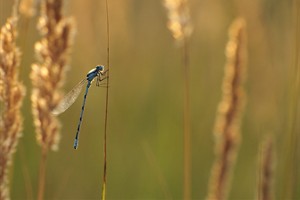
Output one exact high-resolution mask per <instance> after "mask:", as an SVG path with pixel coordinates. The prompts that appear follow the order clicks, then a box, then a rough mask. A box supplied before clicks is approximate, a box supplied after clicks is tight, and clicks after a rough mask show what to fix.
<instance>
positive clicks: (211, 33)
mask: <svg viewBox="0 0 300 200" xmlns="http://www.w3.org/2000/svg"><path fill="white" fill-rule="evenodd" d="M0 2H1V3H0V5H1V7H0V12H1V14H0V21H1V25H3V24H4V22H5V20H6V18H7V17H8V16H9V15H10V13H11V8H12V3H13V2H12V1H8V0H1V1H0ZM189 5H190V13H191V20H192V23H193V28H194V31H193V34H192V36H191V38H190V48H189V55H190V85H191V91H190V99H191V134H192V146H191V148H192V188H191V189H192V197H193V199H204V198H205V196H206V195H207V187H208V180H209V176H210V171H211V166H212V163H213V161H214V138H213V128H214V122H215V117H216V110H217V106H218V102H219V101H220V99H221V84H222V79H223V74H224V73H223V72H224V65H225V61H226V60H225V55H224V50H225V45H226V42H227V39H228V33H227V32H228V31H227V30H228V27H229V25H230V23H231V22H232V21H233V20H234V19H235V18H236V17H238V16H242V17H245V19H246V21H247V34H248V69H247V82H246V85H245V87H246V91H247V96H248V98H247V106H246V108H245V113H244V117H243V121H242V128H241V129H242V140H241V145H240V150H239V153H238V157H237V162H236V166H235V169H234V171H233V178H232V187H231V191H230V195H229V199H253V198H255V195H256V187H257V166H258V164H257V161H258V148H259V145H260V143H261V142H262V141H263V139H264V136H265V135H267V134H272V135H274V137H275V143H276V153H277V156H276V157H277V158H276V173H275V178H276V180H275V184H274V186H275V191H276V197H277V198H278V199H279V198H280V195H282V194H284V193H285V191H286V190H285V187H284V186H286V185H287V182H289V174H290V172H293V171H290V170H288V169H289V168H288V167H291V166H295V164H296V163H298V160H293V162H291V163H292V164H291V163H290V162H289V161H290V160H289V156H290V155H291V148H289V147H291V145H290V143H289V141H290V139H291V137H293V135H292V134H291V131H290V128H289V127H290V125H289V124H290V122H291V121H292V120H294V122H295V124H294V125H295V129H294V133H298V134H299V131H300V128H299V126H300V125H299V114H298V116H297V115H296V116H294V117H292V118H290V115H291V113H293V111H295V107H294V104H292V103H291V102H292V99H291V97H292V94H294V93H295V90H294V89H293V88H294V85H293V80H294V75H295V74H294V70H295V67H298V66H295V59H296V56H295V55H296V53H295V49H296V42H298V41H297V37H296V35H295V31H296V29H295V28H296V25H295V19H296V15H295V11H296V7H295V2H293V1H291V0H287V1H279V0H264V1H259V0H253V1H246V0H232V1H219V0H202V1H199V0H190V1H189ZM105 12H106V10H105V1H104V0H103V1H96V0H90V1H78V0H77V1H70V0H69V1H65V14H66V16H73V17H74V18H75V20H76V24H77V31H76V36H75V41H74V46H73V49H72V54H71V63H70V70H69V72H68V73H67V79H66V81H65V92H67V91H69V90H70V89H71V88H72V87H73V86H74V85H75V84H76V83H77V82H79V81H80V80H81V79H82V78H84V77H85V76H86V73H87V72H88V71H89V70H90V69H92V68H94V67H95V66H96V65H97V64H104V65H106V60H107V53H106V48H107V46H106V44H107V36H106V13H105ZM109 15H110V27H111V29H110V37H111V40H110V42H111V43H110V49H111V52H110V58H111V60H110V63H111V66H110V85H109V90H110V97H109V99H110V102H109V121H108V144H107V145H108V180H107V198H108V199H165V198H172V199H181V198H182V188H183V185H182V182H183V125H182V110H183V91H182V74H181V72H182V65H181V50H180V49H179V48H178V47H177V45H176V44H175V42H174V40H173V38H172V36H171V34H170V32H169V30H168V29H167V28H166V23H167V17H166V10H165V8H164V7H163V1H162V0H155V1H149V0H122V1H118V0H109ZM37 16H38V15H37ZM37 16H35V17H33V18H30V19H27V20H26V19H25V18H22V19H21V21H20V23H19V40H18V44H19V45H20V49H21V51H22V63H21V75H20V78H21V79H22V81H23V82H24V84H25V85H26V89H27V95H26V97H25V100H24V106H23V116H24V129H23V137H22V138H21V139H20V143H19V146H18V151H17V152H16V154H15V160H14V166H13V170H12V175H13V176H12V177H13V178H12V180H11V194H12V199H24V198H31V197H32V195H33V197H34V198H35V197H36V194H37V184H38V181H37V180H38V170H39V160H40V156H41V155H40V153H41V151H40V147H39V146H38V145H37V143H36V140H35V130H34V127H33V120H32V115H31V104H30V94H31V89H32V86H31V82H30V79H29V73H30V70H31V64H32V63H33V62H35V61H36V60H35V55H34V48H33V47H34V43H35V42H36V41H38V40H39V38H40V36H39V33H38V32H37V30H36V23H37ZM298 39H299V36H298ZM298 43H299V42H298ZM297 45H298V47H299V44H297ZM297 57H298V58H299V55H297ZM298 70H299V68H298ZM82 96H83V95H81V96H80V97H79V99H78V100H77V101H76V103H75V104H74V105H73V106H72V107H71V108H70V109H69V110H67V111H66V112H65V113H63V114H62V115H61V116H59V118H60V120H61V123H62V129H61V136H62V137H61V142H60V144H59V151H57V152H50V154H49V159H48V161H47V175H46V178H47V179H46V194H45V196H46V198H47V199H99V197H100V195H101V186H102V173H103V132H104V109H105V89H104V88H97V87H94V86H93V87H92V88H91V89H90V91H89V95H88V99H87V105H86V110H85V113H84V120H83V125H82V128H81V138H80V144H79V149H78V150H76V151H75V150H74V149H73V140H74V135H75V131H76V127H77V123H78V119H79V114H80V109H81V103H82ZM299 109H300V108H298V111H299ZM298 113H299V112H298ZM298 155H299V154H298ZM293 177H295V180H296V183H299V180H300V178H299V174H293ZM298 186H299V185H298ZM295 187H296V185H295ZM297 193H298V194H297V195H298V198H300V189H299V187H298V190H297Z"/></svg>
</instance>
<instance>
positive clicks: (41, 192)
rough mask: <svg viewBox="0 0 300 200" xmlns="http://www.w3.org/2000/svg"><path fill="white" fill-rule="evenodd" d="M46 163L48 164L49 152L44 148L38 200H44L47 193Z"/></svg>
mask: <svg viewBox="0 0 300 200" xmlns="http://www.w3.org/2000/svg"><path fill="white" fill-rule="evenodd" d="M46 163H47V150H46V149H45V148H42V156H41V160H40V171H39V185H38V196H37V199H38V200H43V199H44V193H45V182H46Z"/></svg>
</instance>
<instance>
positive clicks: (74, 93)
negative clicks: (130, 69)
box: [52, 65, 106, 149]
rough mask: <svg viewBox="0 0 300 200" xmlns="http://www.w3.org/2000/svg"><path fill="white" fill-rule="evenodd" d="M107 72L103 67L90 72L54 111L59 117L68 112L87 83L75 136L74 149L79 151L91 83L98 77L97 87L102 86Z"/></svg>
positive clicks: (100, 66)
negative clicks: (80, 133)
mask: <svg viewBox="0 0 300 200" xmlns="http://www.w3.org/2000/svg"><path fill="white" fill-rule="evenodd" d="M105 72H106V71H104V66H102V65H99V66H97V67H96V68H94V69H92V70H91V71H89V72H88V73H87V75H86V78H85V79H83V80H82V81H80V82H79V83H78V84H77V85H76V86H75V87H74V88H73V89H72V90H71V91H70V92H69V93H68V94H66V96H65V97H64V98H63V99H62V100H61V101H60V103H59V104H58V105H57V107H56V108H54V110H53V111H52V114H54V115H59V114H61V113H63V112H64V111H66V110H67V109H68V108H69V107H70V106H71V105H72V104H73V103H74V102H75V100H76V99H77V98H78V96H79V94H80V92H81V90H82V88H83V85H85V84H86V83H87V85H86V90H85V93H84V97H83V103H82V107H81V113H80V118H79V123H78V126H77V132H76V135H75V141H74V149H77V147H78V140H79V132H80V126H81V123H82V117H83V111H84V106H85V102H86V96H87V94H88V91H89V88H90V86H91V83H92V81H93V80H94V78H96V77H97V82H96V86H100V82H101V81H103V80H104V79H106V77H105Z"/></svg>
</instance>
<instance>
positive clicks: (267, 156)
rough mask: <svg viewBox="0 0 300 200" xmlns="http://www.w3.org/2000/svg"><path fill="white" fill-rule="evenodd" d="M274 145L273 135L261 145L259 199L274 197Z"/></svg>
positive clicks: (269, 199)
mask: <svg viewBox="0 0 300 200" xmlns="http://www.w3.org/2000/svg"><path fill="white" fill-rule="evenodd" d="M274 165H275V163H274V147H273V140H272V138H271V137H268V138H266V139H265V140H264V141H263V143H262V144H261V147H260V152H259V165H258V167H259V168H258V191H257V199H258V200H271V199H274V197H273V194H272V192H273V177H274V175H273V174H274V173H273V170H274Z"/></svg>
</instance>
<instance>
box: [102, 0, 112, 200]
mask: <svg viewBox="0 0 300 200" xmlns="http://www.w3.org/2000/svg"><path fill="white" fill-rule="evenodd" d="M108 13H109V12H108V0H106V31H107V84H106V104H105V122H104V145H103V153H104V156H103V159H104V161H103V185H102V199H103V200H105V199H106V176H107V171H106V169H107V148H106V144H107V119H108V102H109V101H108V96H109V95H108V91H109V90H108V86H109V39H110V38H109V14H108Z"/></svg>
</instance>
